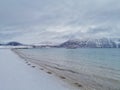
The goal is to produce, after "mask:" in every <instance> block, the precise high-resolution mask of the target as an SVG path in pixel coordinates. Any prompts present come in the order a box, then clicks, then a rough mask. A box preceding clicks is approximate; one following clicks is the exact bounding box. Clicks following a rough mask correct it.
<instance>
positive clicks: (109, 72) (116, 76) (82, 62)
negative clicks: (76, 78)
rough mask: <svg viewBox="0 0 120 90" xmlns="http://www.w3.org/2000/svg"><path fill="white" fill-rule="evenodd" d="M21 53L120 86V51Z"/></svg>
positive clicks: (77, 50)
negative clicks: (114, 82)
mask: <svg viewBox="0 0 120 90" xmlns="http://www.w3.org/2000/svg"><path fill="white" fill-rule="evenodd" d="M21 51H22V52H23V53H24V54H26V56H29V57H31V58H34V59H37V60H40V61H48V62H52V63H55V64H59V65H61V66H62V67H67V68H69V69H71V70H74V71H76V72H78V73H85V74H88V75H93V76H99V77H103V78H107V79H111V80H110V81H112V80H114V81H115V80H116V81H118V82H117V84H118V85H120V49H117V48H80V49H65V48H40V49H38V48H37V49H23V50H21ZM93 79H94V77H93ZM115 87H116V86H115ZM106 90H107V89H106ZM108 90H112V89H108ZM115 90H119V89H115Z"/></svg>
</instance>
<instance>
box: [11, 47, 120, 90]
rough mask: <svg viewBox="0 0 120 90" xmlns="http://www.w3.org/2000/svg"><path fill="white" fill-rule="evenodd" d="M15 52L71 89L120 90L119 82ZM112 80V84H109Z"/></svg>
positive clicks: (17, 50)
mask: <svg viewBox="0 0 120 90" xmlns="http://www.w3.org/2000/svg"><path fill="white" fill-rule="evenodd" d="M13 51H14V52H15V53H16V54H17V55H19V56H20V57H21V58H23V59H24V60H25V61H26V62H31V63H34V64H35V65H37V66H38V67H42V68H44V69H46V70H48V72H47V73H48V74H54V75H55V76H56V77H58V78H60V79H61V80H62V81H63V82H65V83H68V84H69V85H70V86H71V87H73V88H75V90H103V89H104V90H119V88H120V87H119V83H117V82H118V81H115V80H112V79H109V78H104V77H98V76H95V75H93V76H91V75H87V74H84V73H79V72H76V71H74V70H71V69H69V68H66V67H63V66H61V65H59V64H56V63H51V62H46V61H40V60H36V59H35V58H30V57H29V56H26V55H24V53H22V52H20V51H19V49H13ZM111 80H112V83H109V82H110V81H111ZM104 81H105V82H104ZM113 83H115V84H118V85H116V86H117V87H115V86H114V85H112V84H113ZM104 84H105V85H104ZM117 88H118V89H117Z"/></svg>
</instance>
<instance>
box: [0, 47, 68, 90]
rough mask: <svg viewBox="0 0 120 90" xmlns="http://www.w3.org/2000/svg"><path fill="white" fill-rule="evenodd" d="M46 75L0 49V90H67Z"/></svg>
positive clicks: (53, 78) (55, 79) (10, 52)
mask: <svg viewBox="0 0 120 90" xmlns="http://www.w3.org/2000/svg"><path fill="white" fill-rule="evenodd" d="M60 83H61V82H60V81H59V80H58V79H57V78H55V77H53V76H51V75H48V74H47V73H45V72H43V71H40V70H38V68H32V67H30V66H28V65H26V64H25V63H24V61H23V60H22V59H21V58H19V57H18V56H17V55H15V54H14V53H13V52H12V51H11V50H9V49H0V90H68V87H67V86H66V85H63V84H60Z"/></svg>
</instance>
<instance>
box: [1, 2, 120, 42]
mask: <svg viewBox="0 0 120 90" xmlns="http://www.w3.org/2000/svg"><path fill="white" fill-rule="evenodd" d="M88 37H91V38H93V37H95V38H96V37H111V38H117V37H120V0H0V42H5V41H20V42H23V43H39V42H43V41H64V40H67V39H71V38H77V39H78V38H88Z"/></svg>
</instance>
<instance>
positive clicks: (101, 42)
mask: <svg viewBox="0 0 120 90" xmlns="http://www.w3.org/2000/svg"><path fill="white" fill-rule="evenodd" d="M59 47H64V48H120V39H108V38H100V39H81V40H68V41H66V42H64V43H62V44H61V45H59Z"/></svg>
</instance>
